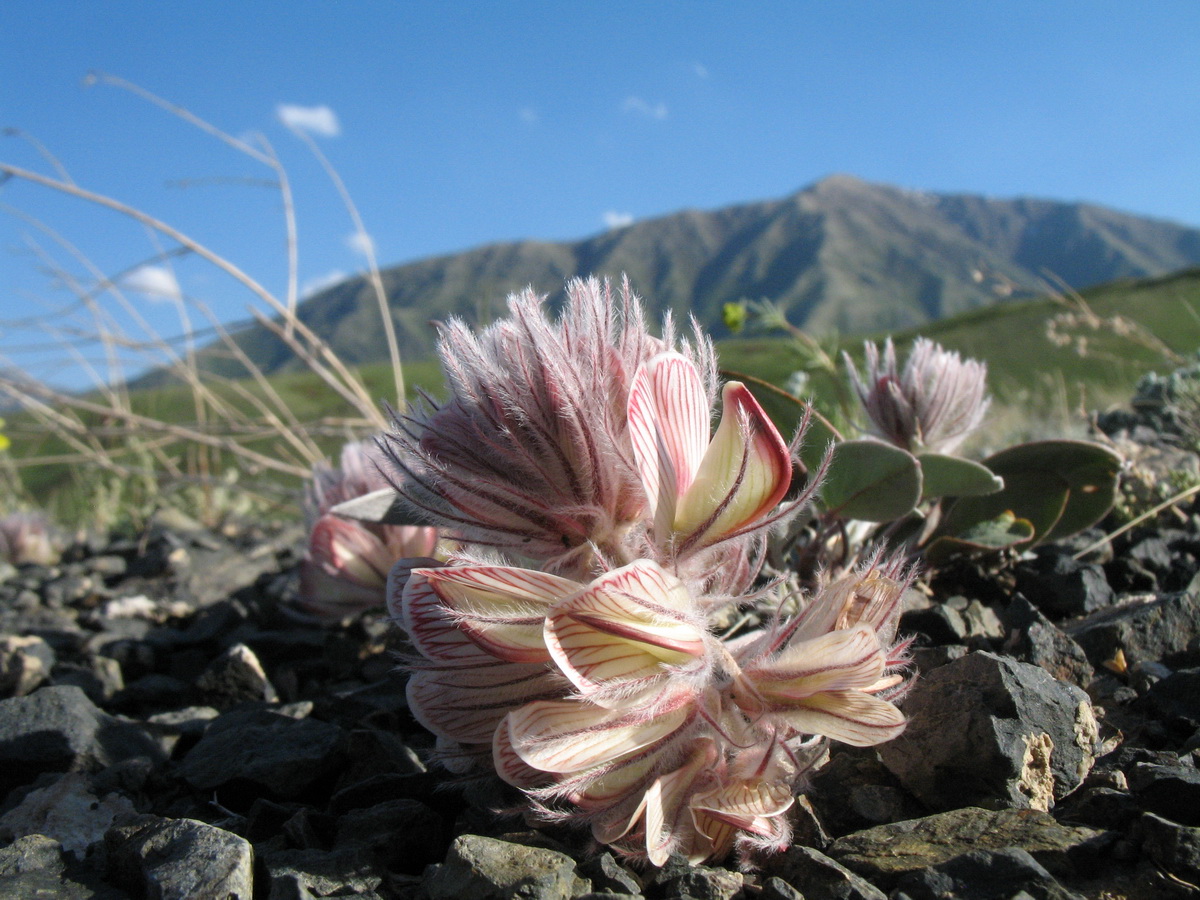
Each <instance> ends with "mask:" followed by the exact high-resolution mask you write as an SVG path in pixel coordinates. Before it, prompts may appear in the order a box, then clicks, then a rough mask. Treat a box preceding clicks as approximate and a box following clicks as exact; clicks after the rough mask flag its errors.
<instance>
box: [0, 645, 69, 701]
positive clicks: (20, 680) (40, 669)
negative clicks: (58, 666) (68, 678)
mask: <svg viewBox="0 0 1200 900" xmlns="http://www.w3.org/2000/svg"><path fill="white" fill-rule="evenodd" d="M56 660H57V656H56V655H55V653H54V648H53V647H51V646H50V645H49V644H47V643H46V642H45V641H44V640H43V639H42V638H40V637H37V636H35V635H29V636H28V637H19V636H17V635H0V696H3V697H24V696H26V695H27V694H31V693H33V691H34V690H35V689H36V688H37V687H38V686H39V685H41V684H42V682H44V681H46V679H48V678H49V677H50V672H51V671H52V670H53V669H54V663H55V662H56Z"/></svg>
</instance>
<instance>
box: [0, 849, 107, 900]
mask: <svg viewBox="0 0 1200 900" xmlns="http://www.w3.org/2000/svg"><path fill="white" fill-rule="evenodd" d="M0 897H11V898H14V900H18V898H19V900H25V898H30V900H32V898H43V897H44V898H51V897H52V898H54V900H129V895H128V894H126V893H125V892H124V891H122V890H120V889H119V888H115V887H113V886H111V885H108V884H105V883H104V882H103V881H102V880H101V878H100V875H99V873H97V872H95V871H92V870H90V869H89V868H88V867H86V866H80V865H71V864H69V863H68V861H67V860H66V858H65V857H64V856H63V853H62V847H61V846H59V843H58V841H55V840H53V839H51V838H48V837H46V836H45V835H42V834H29V835H25V836H23V837H20V838H17V840H16V841H14V842H13V843H12V844H10V845H9V846H7V847H5V848H4V849H2V850H0Z"/></svg>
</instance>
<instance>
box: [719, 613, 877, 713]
mask: <svg viewBox="0 0 1200 900" xmlns="http://www.w3.org/2000/svg"><path fill="white" fill-rule="evenodd" d="M885 664H886V654H885V653H884V650H883V648H882V647H881V646H880V645H879V638H878V636H877V635H876V634H875V630H874V629H873V628H870V627H868V626H866V625H859V626H858V627H856V628H848V629H842V630H840V631H833V632H830V633H829V634H826V635H822V636H821V637H819V638H813V639H812V640H808V641H799V642H795V643H793V644H791V645H790V646H788V647H787V648H786V649H785V650H784V651H783V652H781V653H779V654H778V655H776V656H775V657H773V658H770V659H767V660H765V661H763V662H761V663H751V664H749V665H747V666H746V667H744V669H743V674H744V675H745V677H746V678H748V679H750V680H751V682H752V683H753V685H754V688H755V689H756V690H757V691H758V693H759V694H760V695H761V696H762V697H763V698H764V699H766V700H767V701H768V702H771V701H780V702H785V703H786V702H787V701H789V700H803V699H804V698H805V697H810V696H812V695H813V694H819V693H821V692H822V691H840V690H850V689H852V688H865V687H867V686H869V685H871V684H873V683H874V682H875V681H876V680H877V679H878V678H879V677H880V676H881V675H882V674H883V670H884V666H885Z"/></svg>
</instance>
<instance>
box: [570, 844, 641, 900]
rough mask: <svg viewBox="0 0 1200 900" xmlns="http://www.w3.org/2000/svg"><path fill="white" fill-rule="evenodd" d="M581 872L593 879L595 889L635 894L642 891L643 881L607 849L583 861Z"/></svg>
mask: <svg viewBox="0 0 1200 900" xmlns="http://www.w3.org/2000/svg"><path fill="white" fill-rule="evenodd" d="M579 873H580V874H581V875H583V876H585V877H586V878H587V879H588V880H589V881H591V883H592V889H593V890H594V891H598V892H601V893H608V894H635V895H636V894H640V893H641V892H642V882H641V881H640V880H639V879H638V878H637V877H636V876H635V875H634V874H633V873H632V872H630V871H629V870H628V869H626V868H625V867H624V866H622V865H621V864H620V863H619V862H617V860H616V858H615V857H614V856H613V855H612V854H611V853H609V852H607V851H605V852H604V853H601V854H600V855H599V856H596V857H593V858H592V859H589V860H586V861H585V862H583V863H581V864H580V866H579Z"/></svg>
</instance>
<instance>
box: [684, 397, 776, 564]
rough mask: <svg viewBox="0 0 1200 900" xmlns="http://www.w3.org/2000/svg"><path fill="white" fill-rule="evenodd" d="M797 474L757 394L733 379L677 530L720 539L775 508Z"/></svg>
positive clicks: (704, 538)
mask: <svg viewBox="0 0 1200 900" xmlns="http://www.w3.org/2000/svg"><path fill="white" fill-rule="evenodd" d="M791 479H792V461H791V456H790V455H789V453H788V448H787V444H785V443H784V440H783V438H782V437H780V435H779V431H778V430H777V429H776V428H775V425H774V423H772V422H771V419H770V418H769V417H768V416H767V414H766V413H765V412H764V411H763V408H762V407H761V406H759V405H758V401H757V400H755V399H754V395H753V394H751V393H750V391H749V390H748V389H747V388H746V386H745V385H743V384H741V383H740V382H737V381H731V382H729V383H728V384H726V385H725V389H724V392H723V394H722V412H721V424H720V425H718V426H717V431H716V434H714V435H713V439H712V442H711V443H710V444H709V445H708V451H707V452H706V453H705V454H704V459H703V460H701V462H700V468H699V470H698V471H697V472H696V478H695V480H694V481H693V483H692V486H691V487H690V488H689V489H688V490H687V492H686V493H685V494H684V495H683V496H682V497H681V498H680V502H679V504H678V507H677V508H676V512H675V531H676V532H678V533H679V534H681V535H685V536H686V538H685V539H686V540H687V541H688V542H689V543H691V542H696V541H699V542H701V543H702V544H707V543H712V542H713V541H716V540H719V539H720V538H722V537H724V536H725V535H728V534H732V533H733V532H736V531H738V530H739V529H741V528H744V527H746V526H747V525H750V524H752V523H753V522H754V521H755V520H757V519H759V518H761V517H762V516H764V515H765V514H766V513H768V512H770V511H771V510H772V509H774V507H775V506H776V505H777V504H778V503H779V501H780V500H782V499H783V497H784V495H785V494H786V493H787V490H788V486H789V485H790V484H791Z"/></svg>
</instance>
